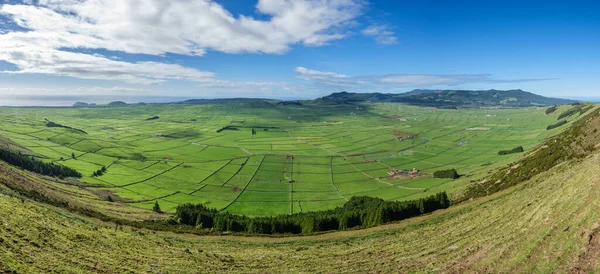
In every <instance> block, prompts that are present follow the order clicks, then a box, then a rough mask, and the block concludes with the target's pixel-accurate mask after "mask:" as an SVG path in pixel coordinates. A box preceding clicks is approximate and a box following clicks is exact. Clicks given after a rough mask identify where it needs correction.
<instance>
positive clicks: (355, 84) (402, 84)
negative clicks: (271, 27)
mask: <svg viewBox="0 0 600 274" xmlns="http://www.w3.org/2000/svg"><path fill="white" fill-rule="evenodd" d="M295 71H296V72H297V73H298V74H297V75H296V78H300V79H304V80H307V81H310V82H312V83H313V84H315V85H320V86H322V87H325V88H329V89H330V90H331V89H334V88H338V89H339V88H343V89H347V90H355V91H363V92H368V91H381V90H389V89H395V88H406V87H436V86H437V87H440V86H456V85H462V84H470V83H523V82H535V81H546V80H552V79H508V80H504V79H494V78H493V77H492V75H490V74H456V75H444V74H387V75H374V76H348V75H344V74H338V73H335V72H324V71H318V70H312V69H307V68H304V67H297V68H296V69H295Z"/></svg>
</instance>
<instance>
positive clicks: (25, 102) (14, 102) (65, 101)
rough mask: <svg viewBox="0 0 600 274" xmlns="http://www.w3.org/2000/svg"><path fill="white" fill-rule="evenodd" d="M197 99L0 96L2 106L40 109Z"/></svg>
mask: <svg viewBox="0 0 600 274" xmlns="http://www.w3.org/2000/svg"><path fill="white" fill-rule="evenodd" d="M187 99H197V98H195V97H174V96H85V95H84V96H46V95H39V96H22V95H19V96H11V95H6V94H3V95H0V106H27V107H33V106H40V107H67V106H72V105H73V104H74V103H75V102H85V103H96V104H107V103H110V102H112V101H123V102H126V103H139V102H144V103H169V102H180V101H184V100H187Z"/></svg>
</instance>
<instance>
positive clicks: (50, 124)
mask: <svg viewBox="0 0 600 274" xmlns="http://www.w3.org/2000/svg"><path fill="white" fill-rule="evenodd" d="M46 126H47V127H61V128H66V129H70V130H73V131H77V132H81V133H83V134H87V132H85V131H83V130H81V129H77V128H72V127H69V126H64V125H61V124H58V123H55V122H52V121H47V122H46Z"/></svg>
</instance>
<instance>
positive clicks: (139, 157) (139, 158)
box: [129, 152, 148, 162]
mask: <svg viewBox="0 0 600 274" xmlns="http://www.w3.org/2000/svg"><path fill="white" fill-rule="evenodd" d="M129 159H131V160H134V161H140V162H145V161H146V160H148V157H146V156H145V155H144V154H141V153H139V152H134V153H131V156H130V157H129Z"/></svg>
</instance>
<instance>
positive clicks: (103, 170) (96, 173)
mask: <svg viewBox="0 0 600 274" xmlns="http://www.w3.org/2000/svg"><path fill="white" fill-rule="evenodd" d="M105 172H106V167H105V166H103V167H102V168H101V169H98V170H96V171H94V173H92V176H93V177H98V176H102V175H103V174H104V173H105Z"/></svg>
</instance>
